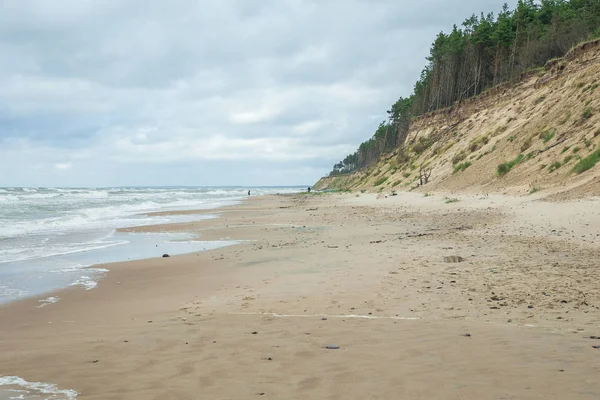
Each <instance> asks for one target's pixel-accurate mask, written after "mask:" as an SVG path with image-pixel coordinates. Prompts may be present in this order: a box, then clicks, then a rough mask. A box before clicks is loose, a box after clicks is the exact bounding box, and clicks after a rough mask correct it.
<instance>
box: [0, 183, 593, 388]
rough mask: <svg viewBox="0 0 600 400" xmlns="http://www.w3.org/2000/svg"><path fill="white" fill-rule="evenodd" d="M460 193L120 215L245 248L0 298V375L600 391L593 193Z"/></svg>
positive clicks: (302, 199) (132, 266) (169, 384)
mask: <svg viewBox="0 0 600 400" xmlns="http://www.w3.org/2000/svg"><path fill="white" fill-rule="evenodd" d="M459 200H460V201H458V202H455V203H447V202H446V200H445V199H444V198H443V196H441V195H436V196H431V197H423V195H422V194H416V193H402V194H400V195H399V196H396V197H388V198H381V199H376V196H375V195H360V196H359V197H355V195H348V194H346V195H339V194H330V195H320V196H319V195H316V196H306V195H297V196H271V197H263V198H252V199H250V200H249V201H247V202H244V203H243V204H242V205H239V206H234V207H227V208H224V209H220V210H219V212H218V214H219V216H220V218H219V219H215V220H206V221H198V222H193V223H186V224H176V225H168V226H154V227H143V228H135V229H132V230H144V231H148V230H150V231H188V232H189V231H191V232H195V233H197V234H198V235H199V238H200V239H202V240H220V239H227V240H232V239H233V240H242V241H243V242H241V243H240V244H239V245H235V246H231V247H227V248H221V249H217V250H211V251H206V252H201V253H194V254H188V255H183V256H175V257H170V258H157V259H152V260H143V261H134V262H127V263H117V264H109V265H106V266H103V267H106V268H108V269H109V270H110V272H109V273H108V274H107V276H106V278H104V279H103V280H102V281H100V284H99V285H98V288H97V289H94V290H91V291H84V290H80V289H77V288H71V289H68V290H64V291H61V292H59V293H57V294H54V295H57V296H59V297H60V299H61V300H60V301H59V302H58V303H56V304H49V305H47V306H45V307H43V308H38V307H37V306H38V305H39V303H38V299H31V300H25V301H19V302H16V303H12V304H9V305H7V306H4V307H0V376H2V375H16V376H20V377H22V378H24V379H26V380H28V381H32V382H33V381H38V382H49V383H56V384H57V385H58V386H59V388H63V389H74V390H76V391H78V392H79V393H80V394H79V398H82V399H252V398H271V399H283V398H285V399H348V398H357V399H359V398H360V399H364V398H370V399H400V398H403V399H468V398H473V399H539V398H545V399H598V398H600V382H599V380H598V376H600V350H598V349H594V348H593V347H592V346H595V345H600V340H594V339H589V338H587V337H589V336H600V318H599V317H600V309H599V307H600V286H599V285H598V283H597V282H598V260H599V259H600V257H599V256H600V236H598V235H600V212H599V211H598V210H600V201H599V200H598V199H588V200H581V201H577V202H570V203H561V204H558V203H550V202H542V201H537V200H536V198H535V197H520V198H517V197H500V196H497V197H495V196H490V197H477V196H469V197H466V196H465V197H460V198H459ZM204 212H207V213H208V212H209V211H204ZM200 213H202V212H200ZM209 213H211V214H214V210H212V211H210V212H209ZM453 261H454V262H453ZM455 261H461V262H455ZM45 297H47V296H45ZM328 344H335V345H337V346H339V347H340V348H339V349H337V350H328V349H326V348H325V346H326V345H328Z"/></svg>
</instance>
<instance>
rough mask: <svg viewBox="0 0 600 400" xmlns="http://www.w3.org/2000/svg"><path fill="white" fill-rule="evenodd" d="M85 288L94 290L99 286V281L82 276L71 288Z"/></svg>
mask: <svg viewBox="0 0 600 400" xmlns="http://www.w3.org/2000/svg"><path fill="white" fill-rule="evenodd" d="M78 285H79V286H83V287H84V288H85V290H92V289H95V288H96V287H97V286H98V281H97V280H95V279H94V278H92V277H91V276H89V275H82V276H80V277H79V279H77V280H76V281H75V282H73V283H71V286H78Z"/></svg>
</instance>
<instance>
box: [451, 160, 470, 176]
mask: <svg viewBox="0 0 600 400" xmlns="http://www.w3.org/2000/svg"><path fill="white" fill-rule="evenodd" d="M470 166H471V161H465V162H462V163H460V164H457V165H455V166H454V170H453V171H452V174H456V173H457V172H460V171H464V170H465V169H467V168H469V167H470Z"/></svg>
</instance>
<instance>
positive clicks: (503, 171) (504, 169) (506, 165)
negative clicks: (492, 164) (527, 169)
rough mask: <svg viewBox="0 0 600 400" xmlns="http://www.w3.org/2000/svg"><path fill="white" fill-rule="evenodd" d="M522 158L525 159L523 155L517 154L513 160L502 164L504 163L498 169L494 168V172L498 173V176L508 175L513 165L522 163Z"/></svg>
mask: <svg viewBox="0 0 600 400" xmlns="http://www.w3.org/2000/svg"><path fill="white" fill-rule="evenodd" d="M524 158H525V156H523V154H519V155H518V156H517V157H516V158H515V159H514V160H512V161H507V162H504V163H502V164H500V165H498V167H497V168H496V172H497V173H498V176H504V175H506V174H508V173H509V172H510V170H511V169H513V167H514V166H515V165H517V164H518V163H520V162H521V161H523V159H524Z"/></svg>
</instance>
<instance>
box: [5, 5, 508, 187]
mask: <svg viewBox="0 0 600 400" xmlns="http://www.w3.org/2000/svg"><path fill="white" fill-rule="evenodd" d="M503 2H504V1H503V0H495V1H493V0H461V1H456V0H419V1H414V0H413V1H405V0H196V1H192V0H173V1H164V0H52V1H48V0H0V186H86V187H90V186H94V187H98V186H102V187H106V186H133V185H135V186H154V185H157V186H160V185H190V186H205V185H206V186H211V185H310V184H312V183H314V182H315V181H316V180H318V179H319V177H321V176H324V175H326V174H327V173H328V172H329V171H330V170H331V167H332V166H333V164H334V163H336V162H338V161H339V160H341V159H343V158H344V157H345V156H346V155H347V154H350V153H352V152H354V151H355V150H356V148H357V147H358V145H359V144H360V143H361V142H363V141H364V140H366V139H368V138H369V137H370V136H371V135H372V134H373V132H374V131H375V129H376V127H377V126H378V125H379V123H380V122H381V121H383V120H384V119H385V118H386V110H388V109H389V108H390V105H391V104H393V103H394V102H395V101H396V100H397V99H398V97H400V96H408V95H410V93H411V92H412V89H413V86H414V83H415V81H416V80H417V79H418V77H419V74H420V72H421V70H422V69H423V67H424V66H425V63H426V60H425V57H426V56H427V55H428V54H429V49H430V45H431V43H432V41H433V39H434V38H435V36H436V35H437V33H439V32H440V31H446V32H448V31H450V30H451V29H452V25H453V24H455V23H456V24H457V25H460V24H461V23H462V22H463V21H464V20H465V19H466V18H467V17H469V16H470V15H472V14H473V13H475V14H479V13H480V12H481V11H484V12H486V13H487V12H490V11H495V12H497V11H499V10H500V9H501V6H502V3H503ZM509 5H511V6H512V5H513V4H512V3H511V2H509Z"/></svg>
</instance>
